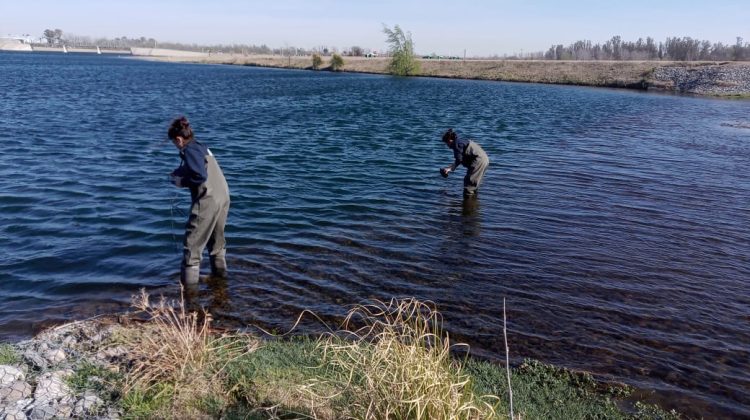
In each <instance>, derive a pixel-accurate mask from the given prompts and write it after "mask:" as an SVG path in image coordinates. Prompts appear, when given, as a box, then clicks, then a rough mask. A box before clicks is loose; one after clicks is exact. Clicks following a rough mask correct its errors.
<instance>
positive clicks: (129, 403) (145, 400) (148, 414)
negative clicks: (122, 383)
mask: <svg viewBox="0 0 750 420" xmlns="http://www.w3.org/2000/svg"><path fill="white" fill-rule="evenodd" d="M173 397H174V387H173V386H172V385H169V384H157V385H155V386H153V387H151V388H150V389H148V390H142V389H138V388H135V389H132V390H131V391H130V392H128V393H127V394H125V396H124V397H123V398H122V400H121V401H120V406H121V407H122V410H123V412H124V414H123V419H133V420H136V419H151V418H169V417H171V416H170V415H169V414H170V410H169V407H170V406H171V405H172V399H173Z"/></svg>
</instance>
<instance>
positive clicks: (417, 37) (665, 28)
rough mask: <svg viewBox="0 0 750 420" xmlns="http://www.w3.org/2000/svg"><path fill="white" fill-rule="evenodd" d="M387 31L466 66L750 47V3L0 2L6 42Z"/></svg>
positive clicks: (375, 43) (221, 40)
mask: <svg viewBox="0 0 750 420" xmlns="http://www.w3.org/2000/svg"><path fill="white" fill-rule="evenodd" d="M383 25H387V26H389V27H393V25H399V26H400V27H401V28H402V29H404V30H405V31H408V32H410V33H411V34H412V39H413V41H414V44H415V49H416V51H417V53H419V54H431V53H436V54H441V55H458V56H463V55H464V51H465V53H466V56H467V57H473V56H491V55H495V54H497V55H500V56H502V55H503V54H508V55H512V54H518V53H529V52H534V51H546V50H547V49H548V48H549V47H550V45H552V44H564V45H568V44H570V43H573V42H575V41H577V40H591V41H593V42H595V43H597V42H599V43H603V42H605V41H606V40H607V39H610V38H611V37H612V36H614V35H619V36H621V37H622V39H623V40H627V41H635V40H637V39H638V38H639V37H643V38H644V39H645V38H646V37H647V36H651V37H653V38H654V39H655V40H657V41H664V40H665V39H666V38H667V37H674V36H680V37H681V36H690V37H692V38H698V39H701V40H703V39H707V40H709V41H712V42H723V43H729V44H733V43H734V42H735V40H736V37H738V36H740V37H743V38H744V39H745V41H746V42H747V41H750V1H749V0H713V1H711V0H705V1H693V0H681V1H678V0H628V1H622V2H621V1H602V0H598V1H593V0H580V1H574V0H557V1H553V0H539V1H533V0H527V1H520V0H519V1H515V0H514V1H511V0H494V1H491V0H433V1H426V0H380V1H364V0H306V1H305V0H267V1H255V0H245V1H242V0H213V1H197V0H129V1H110V0H66V1H59V0H57V1H51V0H32V1H30V2H28V3H27V2H23V1H18V0H0V36H8V35H23V34H31V35H32V36H34V37H40V36H41V35H42V32H43V31H44V30H45V29H47V28H50V29H54V28H59V29H62V30H63V32H64V33H70V34H75V35H81V36H91V37H109V38H114V37H120V36H127V37H129V38H139V37H141V36H144V37H146V38H155V39H156V40H158V41H162V42H165V41H168V42H183V43H198V44H255V45H261V44H266V45H268V46H270V47H287V46H290V47H291V46H295V47H301V48H316V47H318V48H320V47H328V48H338V49H339V50H340V51H344V50H346V49H348V48H350V47H351V46H355V45H356V46H359V47H362V48H365V49H371V50H376V51H382V50H384V49H386V43H385V35H384V34H383Z"/></svg>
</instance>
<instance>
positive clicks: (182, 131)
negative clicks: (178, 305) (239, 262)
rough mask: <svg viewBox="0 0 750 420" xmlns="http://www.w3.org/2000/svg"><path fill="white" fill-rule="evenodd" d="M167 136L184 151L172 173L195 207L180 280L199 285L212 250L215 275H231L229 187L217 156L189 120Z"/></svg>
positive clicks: (176, 124)
mask: <svg viewBox="0 0 750 420" xmlns="http://www.w3.org/2000/svg"><path fill="white" fill-rule="evenodd" d="M167 135H168V136H169V138H170V140H172V142H173V143H174V145H175V146H176V147H177V148H178V149H179V150H180V159H182V162H181V163H180V166H179V167H178V168H177V169H175V170H174V171H172V173H170V180H171V181H172V183H173V184H174V185H175V186H177V187H179V188H189V189H190V197H191V199H192V204H191V206H190V215H189V216H188V220H187V223H186V224H185V239H184V242H183V256H182V264H181V266H180V281H181V282H182V284H183V285H185V286H195V285H197V284H198V280H199V276H200V263H201V258H202V254H203V249H204V248H206V247H208V253H209V258H210V261H211V274H212V275H214V276H218V277H225V276H226V273H227V263H226V241H225V239H224V225H225V224H226V221H227V214H228V213H229V187H228V186H227V181H226V179H224V173H223V172H222V171H221V168H220V167H219V163H218V162H217V161H216V159H215V158H214V155H213V153H211V151H210V150H209V149H208V147H206V146H205V145H203V144H201V143H199V142H197V141H196V140H195V139H194V136H193V129H192V128H191V127H190V122H189V121H188V120H187V118H185V117H180V118H177V119H175V120H174V121H172V124H171V125H170V127H169V130H168V131H167Z"/></svg>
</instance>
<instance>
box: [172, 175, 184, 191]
mask: <svg viewBox="0 0 750 420" xmlns="http://www.w3.org/2000/svg"><path fill="white" fill-rule="evenodd" d="M169 182H171V183H172V184H174V186H175V187H177V188H182V187H184V185H182V177H181V176H177V175H175V174H174V173H171V174H169Z"/></svg>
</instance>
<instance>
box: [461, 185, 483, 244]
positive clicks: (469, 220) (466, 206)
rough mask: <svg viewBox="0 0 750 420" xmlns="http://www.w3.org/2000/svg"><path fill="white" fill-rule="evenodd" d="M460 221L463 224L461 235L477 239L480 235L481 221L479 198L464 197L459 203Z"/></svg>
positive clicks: (473, 196)
mask: <svg viewBox="0 0 750 420" xmlns="http://www.w3.org/2000/svg"><path fill="white" fill-rule="evenodd" d="M461 220H462V222H463V234H464V236H469V237H478V236H480V234H481V233H482V220H481V215H480V212H479V196H477V195H476V194H475V195H465V196H464V199H463V201H462V202H461Z"/></svg>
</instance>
